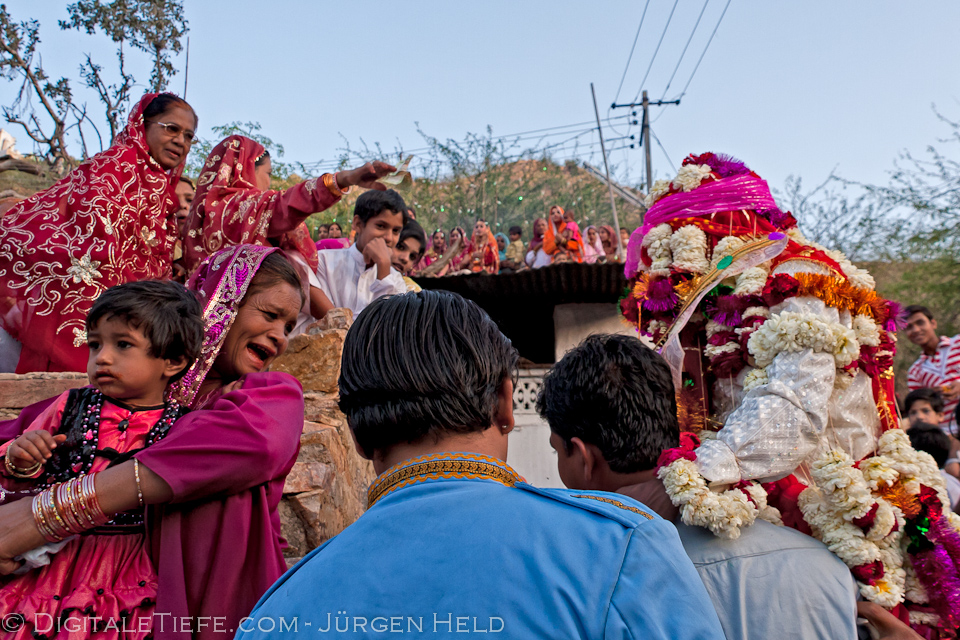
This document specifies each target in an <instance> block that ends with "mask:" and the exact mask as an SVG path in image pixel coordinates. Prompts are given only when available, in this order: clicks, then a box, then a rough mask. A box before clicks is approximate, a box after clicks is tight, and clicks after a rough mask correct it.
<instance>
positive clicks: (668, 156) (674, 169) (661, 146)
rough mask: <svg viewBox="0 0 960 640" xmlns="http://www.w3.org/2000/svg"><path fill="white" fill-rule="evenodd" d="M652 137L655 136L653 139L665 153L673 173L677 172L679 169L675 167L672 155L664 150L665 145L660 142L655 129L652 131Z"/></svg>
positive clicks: (664, 155)
mask: <svg viewBox="0 0 960 640" xmlns="http://www.w3.org/2000/svg"><path fill="white" fill-rule="evenodd" d="M650 135H652V136H653V139H654V140H656V141H657V146H658V147H660V150H661V151H663V157H664V158H666V159H667V162H668V163H669V164H670V168H671V169H673V172H674V173H676V172H677V168H676V167H675V166H673V161H672V160H671V159H670V154H669V153H667V150H666V149H664V148H663V143H662V142H660V138H658V137H657V134H655V133H654V132H653V129H650Z"/></svg>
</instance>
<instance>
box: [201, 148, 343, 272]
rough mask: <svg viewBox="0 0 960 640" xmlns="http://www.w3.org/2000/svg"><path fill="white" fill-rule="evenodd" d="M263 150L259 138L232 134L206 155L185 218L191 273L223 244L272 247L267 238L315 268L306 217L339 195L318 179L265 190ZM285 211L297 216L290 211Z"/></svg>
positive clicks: (227, 245) (330, 202)
mask: <svg viewBox="0 0 960 640" xmlns="http://www.w3.org/2000/svg"><path fill="white" fill-rule="evenodd" d="M263 152H264V148H263V145H261V144H260V143H259V142H256V141H255V140H251V139H250V138H246V137H244V136H238V135H233V136H230V137H228V138H226V139H224V140H222V141H221V142H220V143H219V144H218V145H217V146H215V147H214V148H213V150H212V151H211V152H210V155H209V156H207V161H206V163H205V164H204V165H203V171H201V173H200V177H199V178H198V179H197V193H196V196H195V197H194V199H193V205H192V206H191V207H190V216H189V217H188V218H187V230H186V233H185V236H186V237H185V238H184V248H183V255H184V262H185V263H186V267H187V270H188V271H191V272H192V271H194V270H196V268H197V267H198V266H200V263H201V262H202V261H203V259H204V258H206V257H207V256H209V255H213V254H214V253H216V252H217V251H220V250H221V249H223V248H226V247H229V246H233V245H240V244H258V245H263V246H269V245H271V244H273V243H271V242H269V241H268V238H273V239H276V240H277V241H278V242H279V243H280V244H281V245H282V246H284V248H286V249H291V248H293V249H296V250H297V251H299V252H300V254H301V255H302V256H303V257H304V259H305V260H306V262H307V264H308V265H310V266H311V268H313V269H314V270H315V269H316V268H317V248H316V245H315V244H314V242H313V241H312V240H310V234H309V233H308V232H307V231H306V227H305V226H302V221H303V219H305V218H306V217H307V216H308V215H310V214H311V213H315V212H317V211H323V210H324V209H326V208H328V207H329V206H331V205H332V204H333V203H335V202H336V201H337V199H338V198H336V197H334V196H333V194H331V193H330V192H329V190H328V189H327V188H326V187H325V186H323V184H322V183H319V179H318V178H312V179H310V180H307V181H305V182H302V183H300V184H298V185H296V186H294V187H291V188H290V189H287V190H286V191H274V190H267V191H263V190H261V189H260V188H258V187H257V179H256V174H255V171H256V161H257V158H259V157H260V156H262V155H263ZM318 183H319V184H318ZM287 209H289V210H290V213H292V214H293V215H286V210H287ZM299 227H302V228H299Z"/></svg>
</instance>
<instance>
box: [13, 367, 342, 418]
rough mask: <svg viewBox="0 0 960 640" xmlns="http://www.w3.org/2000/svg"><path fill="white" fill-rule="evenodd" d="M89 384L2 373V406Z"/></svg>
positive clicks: (80, 376) (69, 376) (68, 376)
mask: <svg viewBox="0 0 960 640" xmlns="http://www.w3.org/2000/svg"><path fill="white" fill-rule="evenodd" d="M338 375H339V373H338ZM87 384H89V382H88V380H87V374H85V373H25V374H22V375H17V374H14V373H0V407H2V408H4V409H22V408H24V407H29V406H30V405H31V404H33V403H35V402H40V401H41V400H46V399H47V398H54V397H56V396H58V395H60V394H61V393H63V392H64V391H67V390H68V389H76V388H77V387H83V386H86V385H87ZM17 413H19V411H18V412H17Z"/></svg>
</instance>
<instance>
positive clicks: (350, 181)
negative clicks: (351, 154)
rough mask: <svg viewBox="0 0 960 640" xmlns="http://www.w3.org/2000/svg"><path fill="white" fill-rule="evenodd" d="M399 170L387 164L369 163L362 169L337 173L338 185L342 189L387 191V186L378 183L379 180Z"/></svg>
mask: <svg viewBox="0 0 960 640" xmlns="http://www.w3.org/2000/svg"><path fill="white" fill-rule="evenodd" d="M396 170H397V168H396V167H395V166H393V165H392V164H387V163H386V162H380V161H379V160H377V161H376V162H368V163H367V164H365V165H363V166H362V167H357V168H356V169H350V170H349V171H339V172H338V173H337V184H338V185H340V188H341V189H346V188H347V187H354V186H356V187H363V188H364V189H376V190H377V191H386V190H387V187H386V186H385V185H382V184H380V183H379V182H377V180H378V179H379V178H382V177H384V176H387V175H390V174H391V173H393V172H395V171H396Z"/></svg>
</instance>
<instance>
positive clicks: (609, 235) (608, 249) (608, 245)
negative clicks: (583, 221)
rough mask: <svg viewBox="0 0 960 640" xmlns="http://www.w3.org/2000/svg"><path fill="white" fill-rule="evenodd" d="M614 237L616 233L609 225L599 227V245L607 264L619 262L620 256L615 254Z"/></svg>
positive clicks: (615, 244)
mask: <svg viewBox="0 0 960 640" xmlns="http://www.w3.org/2000/svg"><path fill="white" fill-rule="evenodd" d="M616 237H617V232H616V231H615V230H614V229H613V227H611V226H610V225H608V224H605V225H603V226H602V227H600V244H602V245H603V254H604V255H605V256H606V258H607V262H620V256H619V255H618V254H617V243H616V240H615V238H616ZM624 253H626V251H624Z"/></svg>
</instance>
